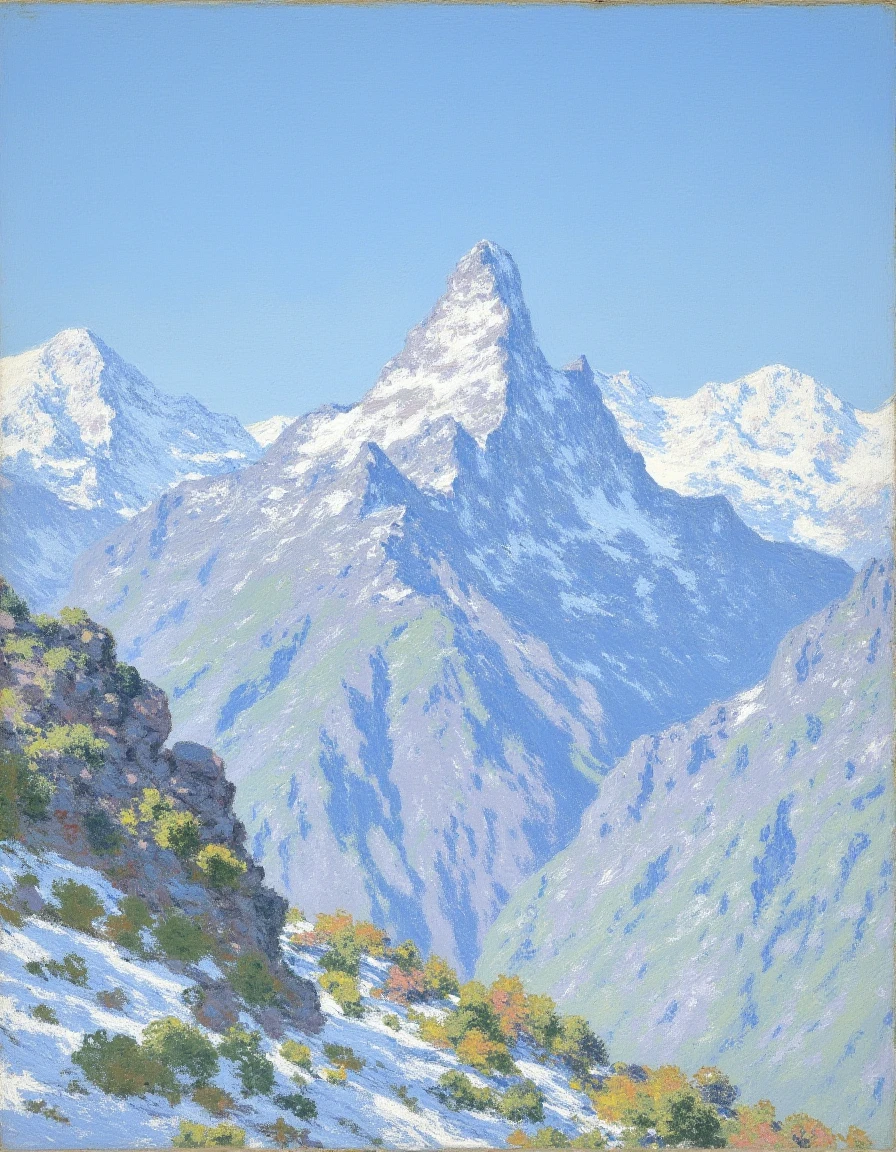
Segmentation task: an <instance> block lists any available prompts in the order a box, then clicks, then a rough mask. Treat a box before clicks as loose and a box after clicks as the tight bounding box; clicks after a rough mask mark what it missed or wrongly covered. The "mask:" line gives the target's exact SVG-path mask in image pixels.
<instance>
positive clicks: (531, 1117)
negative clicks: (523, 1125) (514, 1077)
mask: <svg viewBox="0 0 896 1152" xmlns="http://www.w3.org/2000/svg"><path fill="white" fill-rule="evenodd" d="M498 1111H499V1112H500V1113H501V1115H502V1116H503V1117H504V1119H505V1120H512V1121H513V1122H514V1123H517V1124H518V1123H519V1122H520V1121H521V1120H528V1121H530V1122H531V1123H533V1124H538V1123H540V1122H541V1121H542V1120H544V1095H543V1093H542V1092H541V1089H540V1088H539V1087H538V1085H537V1084H536V1083H535V1082H534V1081H532V1080H521V1081H520V1082H519V1083H518V1084H511V1086H510V1087H509V1088H508V1089H507V1091H506V1092H505V1093H504V1095H503V1096H502V1097H501V1099H500V1100H499V1101H498Z"/></svg>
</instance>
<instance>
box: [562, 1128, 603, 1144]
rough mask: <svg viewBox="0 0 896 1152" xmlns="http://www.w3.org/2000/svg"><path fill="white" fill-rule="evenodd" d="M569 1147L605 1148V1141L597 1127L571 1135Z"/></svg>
mask: <svg viewBox="0 0 896 1152" xmlns="http://www.w3.org/2000/svg"><path fill="white" fill-rule="evenodd" d="M569 1146H570V1148H606V1146H607V1142H606V1140H605V1139H604V1134H603V1133H602V1132H601V1130H600V1129H599V1128H592V1129H591V1130H590V1131H589V1132H580V1133H579V1134H578V1135H577V1136H573V1138H572V1140H570V1142H569Z"/></svg>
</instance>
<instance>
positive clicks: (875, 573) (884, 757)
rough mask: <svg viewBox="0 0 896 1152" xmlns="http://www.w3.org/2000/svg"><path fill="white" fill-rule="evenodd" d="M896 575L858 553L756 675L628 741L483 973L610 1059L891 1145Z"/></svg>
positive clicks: (507, 914) (493, 941)
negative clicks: (851, 1125)
mask: <svg viewBox="0 0 896 1152" xmlns="http://www.w3.org/2000/svg"><path fill="white" fill-rule="evenodd" d="M892 588H893V571H892V562H889V563H887V564H881V563H878V562H877V561H875V562H872V563H870V564H869V565H867V566H866V568H865V570H864V571H863V572H861V573H860V574H859V575H858V576H857V577H856V581H855V585H854V587H853V589H852V591H851V593H850V594H849V595H848V596H847V597H846V598H845V599H844V600H843V601H842V602H840V603H837V604H835V605H833V606H832V607H831V608H829V609H827V610H826V611H824V612H822V613H820V614H818V615H817V616H815V617H813V619H812V620H810V621H809V622H808V623H807V624H804V625H801V626H800V627H799V628H796V629H795V630H794V631H793V632H791V633H790V635H789V636H787V638H786V639H785V640H784V642H783V643H782V644H781V647H780V648H779V650H778V654H777V656H776V657H775V661H774V663H773V665H772V668H771V671H770V673H769V675H768V677H767V678H766V679H765V680H764V681H763V682H762V683H760V684H759V685H757V686H756V687H755V688H753V689H751V690H749V691H747V692H746V693H743V694H741V695H739V696H737V697H735V698H734V699H732V700H729V701H727V702H725V703H724V704H713V705H712V706H711V707H710V708H708V709H706V710H705V711H704V712H703V713H702V714H701V715H699V716H698V717H696V719H694V720H692V721H690V722H689V723H687V724H680V725H675V726H673V727H671V728H669V729H667V730H666V731H665V732H662V733H661V734H660V735H657V736H646V737H643V738H642V739H640V740H638V741H636V742H635V744H634V745H633V746H632V748H631V750H630V751H629V752H628V753H627V755H626V756H624V757H623V758H622V760H621V761H620V762H619V764H618V765H617V766H616V768H615V769H614V770H613V772H612V773H611V774H610V775H609V776H608V777H607V779H606V780H605V781H604V784H603V787H602V790H601V795H600V797H599V799H597V800H596V801H595V802H594V803H593V804H592V805H591V807H590V808H589V809H588V811H587V813H586V814H585V816H584V818H583V821H582V829H581V832H580V833H579V835H578V836H577V837H576V838H575V840H574V841H573V842H572V843H571V844H570V846H569V847H568V848H567V849H566V850H565V851H564V852H562V853H561V854H560V855H558V856H557V857H556V858H555V859H554V860H552V861H551V862H550V864H549V865H548V867H547V868H545V869H543V870H541V871H540V872H539V873H537V874H536V875H534V876H533V877H531V878H530V879H529V880H528V881H527V882H526V884H525V885H524V886H523V887H522V888H520V889H519V890H518V891H517V892H516V893H514V895H513V897H512V898H511V901H510V903H509V904H508V905H507V906H506V907H505V909H504V910H503V912H502V913H501V916H500V917H499V919H498V921H497V922H496V924H495V925H494V926H493V927H492V929H491V931H490V933H489V935H488V937H487V939H486V942H485V946H484V952H483V957H482V960H481V961H480V965H479V972H480V974H481V975H482V977H483V978H488V977H489V975H490V974H494V973H497V972H499V971H500V972H504V971H514V972H519V973H520V974H521V975H522V977H523V978H524V979H525V981H526V983H527V985H529V986H531V987H533V988H535V989H537V990H540V991H546V992H550V993H551V994H552V995H554V996H556V997H557V998H558V1000H559V1001H560V1002H561V1003H562V1004H563V1006H564V1007H565V1008H566V1009H567V1010H570V1011H579V1012H583V1013H584V1014H586V1015H587V1016H588V1017H590V1018H591V1019H592V1020H594V1021H599V1022H600V1026H601V1029H602V1031H603V1034H604V1035H605V1037H606V1039H607V1042H608V1043H609V1044H610V1046H611V1048H612V1050H613V1052H614V1054H615V1055H616V1058H617V1059H620V1060H626V1059H632V1058H634V1053H635V1052H637V1053H639V1055H640V1058H643V1059H645V1060H647V1061H648V1062H651V1061H652V1060H653V1059H656V1058H658V1057H659V1056H660V1054H661V1053H662V1054H663V1056H664V1058H666V1059H672V1060H675V1061H677V1062H680V1063H682V1064H684V1065H685V1066H691V1065H693V1066H696V1065H699V1064H702V1063H706V1064H713V1063H716V1062H718V1063H721V1064H723V1065H724V1067H725V1068H726V1070H727V1071H728V1072H729V1074H730V1075H731V1076H732V1078H733V1079H735V1080H737V1082H738V1083H739V1084H740V1085H741V1086H742V1087H743V1088H744V1090H746V1091H747V1092H748V1093H749V1094H750V1095H752V1096H760V1097H767V1098H771V1099H774V1100H776V1101H779V1102H780V1103H781V1105H783V1106H785V1107H789V1106H790V1105H791V1104H794V1103H795V1102H796V1101H797V1100H799V1101H800V1102H801V1106H804V1107H807V1108H808V1109H809V1110H811V1111H812V1112H813V1113H815V1114H817V1115H818V1116H819V1117H820V1118H821V1119H822V1120H823V1121H824V1122H825V1123H827V1124H829V1125H831V1126H833V1127H834V1128H836V1129H838V1130H840V1131H842V1130H844V1128H845V1124H846V1121H847V1118H850V1120H851V1121H854V1122H855V1123H858V1124H861V1125H862V1126H863V1127H865V1128H867V1129H868V1131H869V1132H870V1134H871V1136H872V1138H873V1139H874V1141H875V1143H874V1147H876V1148H889V1147H891V1145H892V1138H893V1130H892V1126H891V1123H892V1115H893V1014H892V1007H893V992H894V982H893V952H892V941H893V897H892V871H893V863H892V829H893V820H894V797H893V778H892V761H893V699H892V666H893V663H892V656H893V651H892V611H893V604H892V599H893V597H892ZM841 1124H842V1125H843V1126H844V1127H843V1128H841V1127H840V1125H841Z"/></svg>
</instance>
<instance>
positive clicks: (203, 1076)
mask: <svg viewBox="0 0 896 1152" xmlns="http://www.w3.org/2000/svg"><path fill="white" fill-rule="evenodd" d="M143 1047H144V1048H145V1049H146V1051H147V1052H151V1053H152V1054H153V1055H154V1056H156V1057H157V1058H158V1059H159V1060H161V1061H162V1063H163V1064H164V1065H165V1066H166V1067H167V1068H170V1069H171V1071H172V1072H179V1073H181V1074H182V1075H184V1076H186V1077H187V1078H188V1079H189V1080H191V1081H192V1082H193V1083H194V1084H207V1083H208V1081H209V1080H211V1079H212V1077H213V1076H215V1075H216V1074H217V1071H218V1053H217V1052H216V1051H215V1047H214V1045H213V1044H212V1043H211V1041H210V1040H209V1039H208V1037H207V1036H206V1035H205V1033H204V1032H202V1031H200V1029H199V1028H194V1027H193V1025H192V1024H184V1023H183V1022H182V1021H181V1020H178V1018H177V1017H176V1016H163V1017H162V1019H161V1020H153V1021H152V1023H151V1024H148V1025H147V1026H146V1028H145V1029H144V1030H143Z"/></svg>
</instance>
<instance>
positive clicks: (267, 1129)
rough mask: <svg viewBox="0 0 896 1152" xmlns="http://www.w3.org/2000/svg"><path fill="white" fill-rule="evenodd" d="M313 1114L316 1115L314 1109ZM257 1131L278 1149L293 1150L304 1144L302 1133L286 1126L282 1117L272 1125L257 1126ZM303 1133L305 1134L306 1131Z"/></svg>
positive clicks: (290, 1125)
mask: <svg viewBox="0 0 896 1152" xmlns="http://www.w3.org/2000/svg"><path fill="white" fill-rule="evenodd" d="M309 1103H310V1101H309ZM315 1114H317V1109H316V1108H315ZM258 1131H259V1132H261V1133H262V1134H263V1135H265V1136H267V1138H268V1139H269V1140H273V1141H274V1143H275V1144H276V1145H277V1147H278V1148H293V1147H296V1146H297V1145H302V1144H304V1139H303V1133H301V1132H300V1131H299V1130H298V1128H294V1127H293V1126H292V1124H287V1123H286V1121H285V1120H284V1119H283V1117H282V1116H278V1117H277V1119H276V1120H275V1121H274V1123H273V1124H259V1125H258ZM305 1132H306V1133H307V1129H306V1130H305Z"/></svg>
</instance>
